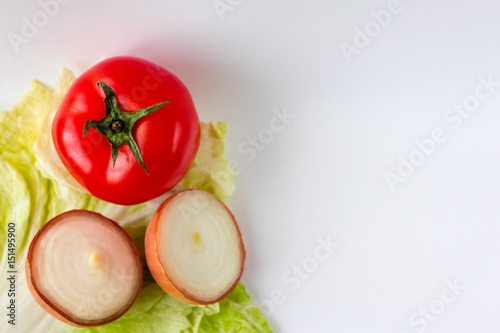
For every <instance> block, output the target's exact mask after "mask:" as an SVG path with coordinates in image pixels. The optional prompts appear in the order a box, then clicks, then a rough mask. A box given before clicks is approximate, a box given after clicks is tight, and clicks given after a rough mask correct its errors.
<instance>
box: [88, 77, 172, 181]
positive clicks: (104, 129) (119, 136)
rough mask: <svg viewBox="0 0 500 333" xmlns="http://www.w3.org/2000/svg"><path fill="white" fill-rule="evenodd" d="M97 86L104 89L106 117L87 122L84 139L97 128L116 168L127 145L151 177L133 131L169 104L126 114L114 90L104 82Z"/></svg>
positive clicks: (160, 104) (163, 103)
mask: <svg viewBox="0 0 500 333" xmlns="http://www.w3.org/2000/svg"><path fill="white" fill-rule="evenodd" d="M97 85H98V86H100V87H101V88H102V90H103V92H104V95H105V96H106V97H105V98H104V105H105V106H106V116H105V117H104V118H102V119H101V120H90V119H89V120H87V122H86V123H85V127H84V128H83V137H85V136H86V135H87V132H88V131H89V129H90V128H95V129H96V130H97V131H99V133H101V134H103V135H104V136H105V137H106V138H107V139H108V142H109V144H110V145H111V156H112V158H113V167H114V166H115V162H116V158H117V157H118V148H120V147H121V145H122V144H124V143H125V144H127V145H128V146H129V147H130V150H131V151H132V154H133V155H134V157H135V159H136V160H137V162H139V164H140V165H141V166H142V167H143V168H144V170H146V173H147V174H148V175H149V172H148V169H147V168H146V165H145V164H144V160H143V158H142V155H141V151H140V150H139V146H137V143H136V142H135V140H134V138H133V136H132V130H133V128H134V125H135V123H136V122H137V120H139V119H141V118H142V117H144V116H147V115H148V114H151V113H153V112H155V111H156V110H158V109H159V108H161V107H162V106H164V105H165V104H168V103H169V102H162V103H158V104H155V105H152V106H149V107H147V108H144V109H140V110H137V111H134V112H124V111H123V110H122V109H120V107H119V106H118V103H117V101H116V95H115V92H114V90H113V89H111V87H110V86H108V85H107V84H106V83H105V82H103V81H99V82H97Z"/></svg>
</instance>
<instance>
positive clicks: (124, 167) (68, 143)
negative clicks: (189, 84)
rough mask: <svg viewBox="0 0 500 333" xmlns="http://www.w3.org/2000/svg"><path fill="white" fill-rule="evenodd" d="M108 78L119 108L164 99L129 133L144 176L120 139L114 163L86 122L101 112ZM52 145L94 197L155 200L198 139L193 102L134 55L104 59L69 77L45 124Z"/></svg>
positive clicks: (184, 166)
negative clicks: (65, 90)
mask: <svg viewBox="0 0 500 333" xmlns="http://www.w3.org/2000/svg"><path fill="white" fill-rule="evenodd" d="M98 81H103V82H105V83H107V84H108V85H109V86H110V87H111V88H112V89H113V90H114V91H115V93H116V100H117V102H118V105H119V106H120V108H121V109H122V110H123V111H125V112H133V111H136V110H139V109H142V108H145V107H149V106H152V105H154V104H157V103H161V102H169V104H166V105H164V106H162V107H161V108H160V109H158V110H157V111H155V112H153V113H151V114H149V115H147V116H145V117H143V118H141V119H139V120H138V121H137V122H136V123H135V126H134V127H133V131H132V135H133V138H134V139H135V142H136V143H137V145H138V146H139V149H140V151H141V154H142V157H143V159H144V163H145V165H146V167H147V169H148V171H149V175H148V174H147V173H146V172H145V170H144V169H143V168H142V166H141V165H140V164H139V163H138V162H137V160H136V158H135V157H134V155H133V154H132V151H131V150H130V148H129V147H128V146H127V145H126V144H123V145H122V146H121V147H120V148H119V153H118V158H117V160H116V163H115V166H114V167H113V160H112V156H111V145H110V144H109V142H108V141H107V139H106V136H105V135H103V134H101V133H100V132H98V131H97V130H96V129H95V128H91V129H90V130H89V131H88V133H87V135H86V136H85V137H83V129H84V126H85V123H86V122H87V120H89V119H90V120H101V119H102V118H104V116H105V115H106V108H105V104H104V97H105V95H104V92H103V91H102V89H101V88H100V87H98V86H97V82H98ZM52 138H53V141H54V145H55V147H56V150H57V152H58V154H59V156H60V157H61V160H62V162H63V164H64V165H65V166H66V168H67V169H68V171H69V172H70V173H71V175H72V176H73V177H74V178H75V179H76V180H77V181H78V182H79V183H80V184H81V185H82V186H83V187H84V188H86V189H87V190H88V191H89V192H90V193H91V194H93V195H94V196H96V197H98V198H100V199H102V200H105V201H108V202H112V203H116V204H121V205H133V204H138V203H142V202H144V201H147V200H150V199H153V198H156V197H158V196H160V195H162V194H164V193H165V192H167V191H169V190H170V189H171V188H172V187H174V186H175V185H176V184H177V183H178V182H179V181H180V180H181V179H182V177H183V176H184V175H185V173H186V172H187V170H188V169H189V167H190V166H191V164H192V162H193V160H194V158H195V157H196V153H197V151H198V147H199V144H200V123H199V119H198V114H197V112H196V109H195V106H194V103H193V100H192V98H191V95H190V93H189V91H188V90H187V88H186V87H185V86H184V84H183V83H182V82H181V81H180V80H179V79H178V78H177V77H176V76H175V75H173V74H172V73H170V72H168V71H167V70H165V69H163V68H161V67H159V66H157V65H155V64H153V63H151V62H149V61H146V60H144V59H140V58H136V57H128V56H121V57H113V58H108V59H106V60H104V61H102V62H100V63H98V64H96V65H95V66H93V67H91V68H90V69H89V70H87V71H86V72H85V73H83V74H82V75H81V76H80V77H78V78H77V79H76V81H75V82H74V83H73V85H72V86H71V87H70V89H69V91H68V93H67V94H66V96H65V98H64V99H63V101H62V103H61V106H60V107H59V110H58V111H57V113H56V116H55V118H54V122H53V124H52Z"/></svg>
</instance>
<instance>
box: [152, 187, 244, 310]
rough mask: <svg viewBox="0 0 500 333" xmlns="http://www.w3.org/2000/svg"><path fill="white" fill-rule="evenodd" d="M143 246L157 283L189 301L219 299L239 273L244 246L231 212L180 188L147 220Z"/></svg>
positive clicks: (209, 197)
mask: <svg viewBox="0 0 500 333" xmlns="http://www.w3.org/2000/svg"><path fill="white" fill-rule="evenodd" d="M145 248H146V260H147V263H148V267H149V269H150V271H151V273H152V275H153V277H154V279H155V280H156V282H157V283H158V284H159V285H160V287H162V288H163V289H164V290H165V291H166V292H167V293H168V294H170V295H171V296H173V297H175V298H177V299H179V300H181V301H184V302H187V303H191V304H211V303H215V302H218V301H220V300H221V299H223V298H224V297H225V296H226V295H227V294H229V293H230V292H231V291H232V290H233V289H234V287H236V285H237V284H238V281H239V280H240V277H241V274H242V273H243V264H244V261H245V247H244V245H243V241H242V239H241V234H240V230H239V228H238V225H237V223H236V221H235V219H234V216H233V214H231V212H230V211H229V209H228V208H227V207H226V205H224V203H222V202H221V201H220V200H219V199H217V198H216V197H215V196H213V195H211V194H209V193H207V192H205V191H201V190H186V191H181V192H179V193H177V194H175V195H173V196H171V197H169V198H168V199H167V200H165V202H163V204H161V205H160V207H159V208H158V209H157V211H156V212H155V214H154V215H153V218H152V219H151V222H150V223H149V226H148V230H147V231H146V241H145Z"/></svg>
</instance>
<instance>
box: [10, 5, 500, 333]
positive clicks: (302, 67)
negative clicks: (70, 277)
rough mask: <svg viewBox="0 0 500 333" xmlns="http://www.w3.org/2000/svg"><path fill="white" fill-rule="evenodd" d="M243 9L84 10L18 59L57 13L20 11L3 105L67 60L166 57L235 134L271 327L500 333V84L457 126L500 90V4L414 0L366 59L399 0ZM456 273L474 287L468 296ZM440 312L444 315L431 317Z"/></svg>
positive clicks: (242, 215)
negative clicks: (362, 39)
mask: <svg viewBox="0 0 500 333" xmlns="http://www.w3.org/2000/svg"><path fill="white" fill-rule="evenodd" d="M223 1H224V0H223ZM226 1H227V2H230V3H233V4H236V5H235V6H234V8H233V10H232V11H228V12H225V13H224V14H223V20H221V19H220V17H219V16H218V14H217V11H216V9H215V8H214V6H213V0H203V1H200V0H198V1H193V0H184V1H168V2H167V1H149V2H148V3H147V5H146V2H139V1H120V2H118V1H106V2H105V1H85V2H83V1H82V2H76V1H72V2H69V3H68V4H65V5H61V6H60V8H59V12H58V13H57V14H56V15H55V16H54V17H53V18H50V19H49V20H48V22H47V24H46V25H45V26H44V27H43V28H41V29H40V31H39V32H38V33H36V34H35V36H34V37H32V38H31V39H29V40H28V43H26V44H22V45H19V52H17V53H16V52H14V49H13V48H12V46H11V44H10V43H9V40H8V37H7V36H8V33H10V32H14V33H17V34H21V29H22V27H23V24H24V23H23V21H22V20H23V17H26V18H28V20H32V16H33V15H34V14H36V13H37V12H39V11H40V10H41V7H40V4H39V3H38V1H24V2H23V3H20V2H18V1H9V2H7V1H3V2H2V3H1V4H0V13H2V20H0V35H1V36H2V38H0V108H1V109H9V108H10V107H12V105H13V104H14V103H15V101H17V100H18V99H19V97H20V96H21V95H22V94H23V93H24V92H25V91H26V90H27V89H28V87H29V84H30V80H31V79H32V78H37V79H39V80H41V81H42V82H45V83H47V84H49V85H52V86H53V85H54V84H55V81H56V78H57V75H58V71H59V67H60V66H61V65H66V66H68V67H70V68H72V69H74V70H75V73H77V74H79V73H81V72H82V71H83V70H85V69H86V68H88V67H89V66H91V65H92V64H94V63H95V62H97V61H98V60H100V59H102V58H104V57H108V56H113V55H120V54H130V55H136V56H140V57H144V58H146V59H149V60H151V61H153V62H157V63H158V64H160V65H162V66H164V67H166V68H167V69H169V70H171V71H172V72H173V73H175V74H177V75H178V76H179V77H180V78H181V79H182V80H183V81H184V82H185V84H186V85H187V87H188V88H189V89H190V91H191V93H192V95H193V98H194V100H195V104H196V106H197V109H198V111H199V114H200V117H201V119H202V120H228V121H229V123H230V127H231V130H230V133H229V136H228V139H229V143H228V148H227V156H228V157H229V158H231V159H232V160H235V161H237V162H238V163H239V164H240V167H241V171H240V173H239V175H238V176H237V177H236V183H237V190H236V193H235V195H234V197H233V198H232V199H231V200H230V207H231V208H232V209H233V210H234V213H235V215H236V217H237V219H238V220H239V222H240V226H241V228H242V231H243V235H244V239H245V241H246V246H247V249H248V261H247V266H246V272H245V274H244V277H243V282H244V283H245V284H246V286H247V288H248V290H249V292H250V293H251V295H252V296H253V299H254V300H255V301H256V302H257V303H262V302H264V304H268V303H266V302H265V301H266V300H270V299H271V297H272V296H273V294H275V293H278V294H279V292H280V291H281V292H282V293H283V297H282V299H281V302H279V303H281V304H276V305H275V308H274V311H273V312H272V313H271V314H269V315H268V319H269V322H270V324H271V325H272V327H273V328H274V330H275V331H276V332H287V333H288V332H315V333H316V332H370V333H373V332H405V331H406V332H417V331H418V330H419V329H420V331H426V332H454V333H458V332H496V331H498V330H499V329H498V327H500V316H499V315H498V313H499V311H500V302H499V299H500V284H499V283H498V281H500V269H499V264H498V258H497V256H498V255H499V253H500V243H499V242H498V237H499V236H500V226H499V222H500V219H499V217H500V205H499V202H500V194H499V189H500V132H499V131H498V126H499V122H500V112H498V111H499V109H500V87H496V88H495V89H496V91H495V92H494V93H493V94H491V96H490V97H489V98H487V99H486V100H484V101H482V102H481V103H480V106H479V107H478V109H477V110H476V111H475V112H474V113H472V115H471V116H470V117H469V118H467V119H464V121H463V123H462V124H461V126H460V127H459V128H457V129H454V128H453V127H452V125H453V123H447V122H445V120H444V119H443V115H444V114H445V113H446V111H447V109H448V108H450V107H453V105H454V104H455V103H462V102H463V101H464V99H465V98H466V97H468V96H472V95H473V94H474V92H475V88H476V86H477V85H478V84H479V81H478V77H479V76H482V77H485V78H487V77H488V75H490V74H491V75H492V77H493V79H494V80H498V81H500V5H499V4H498V2H495V1H493V0H492V1H482V2H480V3H479V2H475V1H453V2H451V1H413V2H411V1H408V0H407V1H402V2H401V8H400V13H399V14H396V15H393V16H392V20H391V22H390V23H389V24H388V25H387V27H384V28H383V29H382V31H381V32H380V33H379V34H378V36H376V37H374V38H372V40H371V43H370V44H369V45H368V46H366V47H365V48H363V49H361V50H360V52H359V54H355V55H354V56H353V57H352V61H351V62H348V61H347V60H346V58H345V57H344V55H343V53H342V51H341V49H340V44H341V43H342V42H348V43H351V44H352V42H353V36H354V35H355V29H356V27H360V28H362V29H363V28H364V27H365V25H367V24H369V23H370V22H371V21H373V17H372V16H371V14H370V13H371V11H374V10H375V11H379V10H381V9H386V8H387V7H388V3H389V2H388V1H376V2H375V1H372V2H369V1H326V0H325V1H319V0H316V1H290V0H289V1H275V2H272V3H270V2H268V1H262V0H257V1H255V0H254V1H246V0H240V1H238V0H226ZM483 92H484V91H483ZM284 108H286V110H287V112H288V113H291V114H293V115H295V118H294V119H293V120H292V121H291V122H290V123H289V124H288V125H287V126H285V128H284V130H282V131H281V132H279V133H275V135H274V138H273V140H271V142H269V143H268V144H267V145H265V148H264V149H263V150H262V151H257V152H256V154H255V156H254V158H250V157H252V156H253V155H251V154H250V153H249V152H248V151H247V152H245V150H244V149H246V148H248V147H240V149H238V147H239V146H240V145H245V143H244V142H245V141H246V140H248V139H247V138H248V137H249V136H256V135H258V134H259V133H261V135H264V136H265V135H266V134H262V133H264V132H262V131H263V129H264V128H265V127H268V126H269V122H270V121H271V119H272V118H273V117H274V113H273V109H278V110H283V109H284ZM436 128H441V129H442V130H443V131H444V132H445V134H446V136H447V140H446V141H445V142H443V143H440V144H438V145H437V148H436V150H435V152H434V153H433V155H432V156H431V157H429V158H427V159H426V160H425V162H424V163H423V164H422V165H421V166H419V167H417V168H416V171H414V173H413V174H412V175H411V176H409V177H408V178H407V180H406V181H405V182H404V183H399V184H397V185H396V189H395V191H391V190H390V188H389V186H388V184H387V182H386V180H385V178H384V173H386V172H387V171H392V172H395V171H396V169H397V167H398V163H399V160H398V156H400V155H402V156H404V157H405V158H408V156H409V155H410V154H412V152H414V151H415V149H416V145H415V143H414V141H415V140H422V139H425V138H429V137H430V136H431V133H432V132H433V131H434V130H435V129H436ZM264 131H265V130H264ZM267 134H269V133H267ZM417 154H418V153H417ZM248 159H250V161H249V160H248ZM327 237H330V238H331V239H332V240H333V241H334V242H336V243H337V244H338V248H336V249H334V251H333V252H332V253H331V254H330V255H328V256H326V252H317V251H316V252H317V253H316V255H320V256H323V257H322V258H324V257H326V259H325V260H324V261H321V262H320V263H319V264H318V267H312V266H311V268H314V269H311V270H312V272H311V273H310V274H309V276H308V278H307V279H304V280H299V281H300V285H299V283H297V280H291V281H292V282H290V280H284V279H283V275H286V276H287V277H288V279H291V277H292V274H293V273H291V272H290V271H289V270H291V269H292V268H293V266H294V265H302V263H305V264H309V265H312V264H314V262H313V259H311V258H312V256H313V255H314V253H315V248H316V247H317V246H318V244H319V243H318V241H317V239H318V238H323V239H326V238H327ZM318 251H319V250H318ZM287 274H288V275H287ZM295 279H296V278H295ZM454 279H457V281H458V283H459V284H461V285H465V286H466V287H467V289H466V290H464V291H455V293H456V294H458V296H455V297H454V300H450V299H451V298H453V297H452V296H453V292H452V290H450V289H449V287H448V286H447V284H448V283H453V282H454ZM293 281H295V282H293ZM446 281H448V282H446ZM293 287H297V288H296V289H295V290H294V289H292V288H293ZM443 290H444V292H443ZM442 295H443V297H444V298H445V299H446V300H448V303H450V304H446V305H445V308H444V309H441V308H440V307H439V306H440V305H442V304H445V303H443V302H442V301H440V300H439V299H440V298H441V297H442ZM428 306H433V307H434V312H441V311H442V313H439V314H438V315H432V314H431V315H432V317H428V318H429V319H423V318H424V317H422V316H420V315H419V314H417V315H416V316H415V315H414V314H413V313H414V312H418V311H420V310H419V309H420V308H424V307H428ZM266 309H268V310H269V305H268V306H267V307H266ZM266 312H271V311H266ZM412 315H413V316H414V317H413V320H417V322H416V323H415V322H414V323H413V324H412V323H410V321H409V320H410V317H412ZM20 317H22V314H21V315H20Z"/></svg>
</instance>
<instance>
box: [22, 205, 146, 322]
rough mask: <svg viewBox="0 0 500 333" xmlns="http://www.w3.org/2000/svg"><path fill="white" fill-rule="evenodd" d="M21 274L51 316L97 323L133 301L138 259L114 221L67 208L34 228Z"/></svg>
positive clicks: (139, 271) (137, 287) (119, 313)
mask: <svg viewBox="0 0 500 333" xmlns="http://www.w3.org/2000/svg"><path fill="white" fill-rule="evenodd" d="M26 278H27V281H28V286H29V289H30V291H31V293H32V294H33V297H34V298H35V300H36V301H37V302H38V303H39V304H40V305H41V306H42V307H43V308H44V309H45V310H46V311H47V312H49V313H50V314H51V315H53V316H54V317H56V318H58V319H59V320H62V321H63V322H65V323H68V324H71V325H74V326H84V327H89V326H99V325H104V324H107V323H109V322H111V321H113V320H115V319H118V318H119V317H121V316H122V315H123V314H124V313H125V312H126V311H127V310H128V309H129V308H130V307H131V306H132V304H133V303H134V302H135V300H136V298H137V296H138V295H139V292H140V290H141V286H142V261H141V257H140V254H139V251H138V250H137V248H136V247H135V245H134V243H133V242H132V239H131V238H130V236H129V235H128V234H127V233H126V232H125V231H124V230H123V228H122V227H120V225H118V224H117V223H116V222H114V221H113V220H110V219H108V218H106V217H104V216H102V215H100V214H98V213H94V212H89V211H85V210H73V211H69V212H66V213H63V214H61V215H59V216H57V217H55V218H53V219H52V220H50V221H49V222H47V224H45V226H43V228H42V229H40V230H39V231H38V233H37V234H36V236H35V238H34V239H33V241H32V242H31V245H30V249H29V252H28V258H27V261H26Z"/></svg>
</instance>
